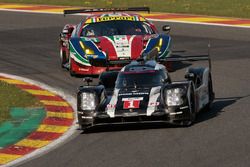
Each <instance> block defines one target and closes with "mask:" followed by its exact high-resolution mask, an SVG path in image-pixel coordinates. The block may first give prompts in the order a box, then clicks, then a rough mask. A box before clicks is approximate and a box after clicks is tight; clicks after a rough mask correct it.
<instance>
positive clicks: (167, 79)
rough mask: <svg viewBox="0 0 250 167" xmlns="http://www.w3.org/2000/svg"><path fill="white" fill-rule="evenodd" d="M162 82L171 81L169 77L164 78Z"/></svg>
mask: <svg viewBox="0 0 250 167" xmlns="http://www.w3.org/2000/svg"><path fill="white" fill-rule="evenodd" d="M161 82H162V83H164V84H165V83H168V82H169V78H164V79H162V80H161Z"/></svg>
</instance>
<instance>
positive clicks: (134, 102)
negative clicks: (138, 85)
mask: <svg viewBox="0 0 250 167" xmlns="http://www.w3.org/2000/svg"><path fill="white" fill-rule="evenodd" d="M142 100H143V97H137V98H123V99H122V101H123V109H131V108H140V101H142Z"/></svg>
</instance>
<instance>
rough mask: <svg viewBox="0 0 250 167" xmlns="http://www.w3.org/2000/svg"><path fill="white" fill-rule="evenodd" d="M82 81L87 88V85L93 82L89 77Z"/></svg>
mask: <svg viewBox="0 0 250 167" xmlns="http://www.w3.org/2000/svg"><path fill="white" fill-rule="evenodd" d="M83 81H84V82H86V83H87V85H88V86H89V83H91V82H93V79H92V78H90V77H85V78H83Z"/></svg>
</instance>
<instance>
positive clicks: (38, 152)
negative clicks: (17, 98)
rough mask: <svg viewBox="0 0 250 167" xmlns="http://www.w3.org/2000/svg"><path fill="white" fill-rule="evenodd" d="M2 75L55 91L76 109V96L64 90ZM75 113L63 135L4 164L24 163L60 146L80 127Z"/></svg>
mask: <svg viewBox="0 0 250 167" xmlns="http://www.w3.org/2000/svg"><path fill="white" fill-rule="evenodd" d="M0 76H3V77H7V78H11V79H17V80H21V81H24V82H27V83H31V84H34V85H37V86H39V87H41V88H43V89H46V90H48V91H50V92H53V93H55V94H57V95H59V96H61V97H62V98H63V99H65V100H66V101H67V102H68V103H69V104H70V105H71V106H72V108H73V110H74V111H76V98H75V97H73V96H71V95H68V94H65V93H64V92H63V91H62V90H58V89H55V88H52V87H50V86H48V85H46V84H44V83H41V82H38V81H34V80H31V79H28V78H24V77H20V76H16V75H11V74H6V73H0ZM73 114H74V121H73V123H72V125H71V127H69V130H68V131H67V132H66V133H64V134H62V136H61V137H59V138H58V139H56V140H54V141H51V143H49V144H48V145H47V146H45V147H42V148H39V149H37V150H35V151H33V152H32V153H30V154H27V155H24V156H22V157H21V158H19V159H16V160H14V161H11V162H9V163H7V164H5V165H3V166H4V167H9V166H13V165H17V164H20V163H24V162H26V161H28V160H31V159H32V158H36V157H39V156H41V155H44V154H45V153H47V152H49V151H50V150H52V149H54V148H57V147H58V146H60V145H61V144H62V143H63V142H64V141H66V140H67V139H69V138H70V137H72V136H73V135H74V134H75V133H76V129H77V128H78V127H77V125H76V112H74V113H73Z"/></svg>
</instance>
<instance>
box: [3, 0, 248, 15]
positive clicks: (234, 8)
mask: <svg viewBox="0 0 250 167" xmlns="http://www.w3.org/2000/svg"><path fill="white" fill-rule="evenodd" d="M0 1H1V2H10V3H27V4H48V5H68V6H84V7H126V6H149V7H150V8H151V10H152V11H157V12H170V13H190V14H200V15H214V16H229V17H239V18H250V0H200V1H199V0H154V1H153V0H71V1H69V0H0Z"/></svg>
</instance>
